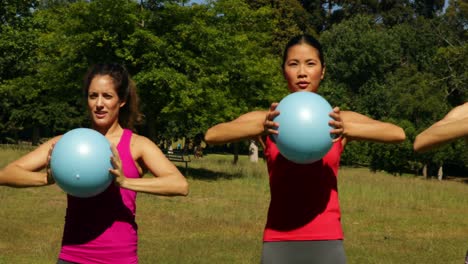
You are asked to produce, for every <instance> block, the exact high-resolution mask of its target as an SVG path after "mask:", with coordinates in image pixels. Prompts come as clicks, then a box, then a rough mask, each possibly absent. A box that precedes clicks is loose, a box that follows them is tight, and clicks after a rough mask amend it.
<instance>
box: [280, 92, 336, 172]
mask: <svg viewBox="0 0 468 264" xmlns="http://www.w3.org/2000/svg"><path fill="white" fill-rule="evenodd" d="M276 110H278V111H279V112H280V115H278V116H277V117H275V118H274V120H273V121H275V122H278V123H279V127H278V135H274V134H273V140H274V141H275V142H276V146H277V147H278V150H279V151H280V153H281V154H282V155H283V156H284V157H285V158H286V159H288V160H290V161H292V162H295V163H299V164H309V163H313V162H315V161H317V160H320V159H321V158H322V157H323V156H325V154H327V152H328V151H329V150H330V148H331V146H332V140H333V135H332V134H331V133H330V130H331V129H332V126H330V125H329V124H328V122H329V121H330V120H332V118H331V117H330V116H329V114H330V112H332V110H333V109H332V107H331V105H330V104H329V103H328V102H327V100H325V99H324V98H323V97H322V96H320V95H318V94H316V93H313V92H306V91H300V92H294V93H291V94H289V95H288V96H286V97H284V98H283V99H282V100H281V101H280V102H279V104H278V106H277V108H276Z"/></svg>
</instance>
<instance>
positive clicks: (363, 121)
mask: <svg viewBox="0 0 468 264" xmlns="http://www.w3.org/2000/svg"><path fill="white" fill-rule="evenodd" d="M341 119H342V120H343V129H344V130H343V137H344V139H345V140H346V141H347V142H349V141H352V140H359V141H372V142H380V143H400V142H403V141H404V140H405V139H406V135H405V131H404V130H403V129H402V128H401V127H399V126H397V125H394V124H392V123H389V122H382V121H378V120H375V119H372V118H370V117H367V116H365V115H362V114H359V113H356V112H352V111H341Z"/></svg>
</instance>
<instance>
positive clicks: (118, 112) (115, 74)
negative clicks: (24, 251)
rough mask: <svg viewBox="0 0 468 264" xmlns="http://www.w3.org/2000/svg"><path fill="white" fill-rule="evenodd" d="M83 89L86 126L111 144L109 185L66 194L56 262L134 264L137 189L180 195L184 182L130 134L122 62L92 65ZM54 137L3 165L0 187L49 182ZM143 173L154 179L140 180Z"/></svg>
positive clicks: (130, 97)
mask: <svg viewBox="0 0 468 264" xmlns="http://www.w3.org/2000/svg"><path fill="white" fill-rule="evenodd" d="M83 88H84V93H85V98H86V101H87V107H88V111H89V115H90V119H91V127H92V128H93V129H95V130H96V131H98V132H100V133H101V134H103V135H104V136H105V137H106V138H107V139H108V140H109V142H110V143H111V145H112V151H113V157H109V158H110V159H111V161H112V165H113V168H110V169H109V170H110V172H111V173H112V174H113V175H114V176H115V184H111V185H110V186H109V187H108V189H107V190H105V191H104V192H103V193H100V194H98V195H97V196H94V197H90V198H77V197H74V196H71V195H67V209H66V216H65V226H64V231H63V238H62V247H61V249H60V254H59V259H58V261H57V263H59V264H67V263H138V256H137V242H138V237H137V224H136V221H135V209H136V194H137V192H145V193H150V194H155V195H165V196H173V195H184V196H185V195H187V194H188V184H187V180H186V179H185V177H184V176H183V175H182V174H181V173H180V172H179V170H178V169H177V168H176V166H174V165H173V164H172V163H171V162H170V161H169V160H168V159H167V158H166V157H165V155H164V153H162V152H161V150H160V149H159V148H158V147H157V146H156V145H155V144H154V143H153V142H152V141H151V140H149V139H148V138H146V137H143V136H140V135H138V134H136V133H133V132H132V129H133V125H134V123H135V122H136V121H137V120H138V118H139V116H140V114H139V110H138V101H137V94H136V89H135V85H134V83H133V81H132V80H131V79H130V76H129V74H128V72H127V70H126V69H125V68H124V67H123V66H121V65H119V64H97V65H94V66H93V67H92V68H90V70H89V71H88V73H87V75H86V76H85V79H84V87H83ZM60 137H61V136H56V137H54V138H52V139H51V140H49V141H47V142H45V143H44V144H42V145H40V146H39V147H38V148H37V149H35V150H33V151H32V152H30V153H28V154H26V155H25V156H23V157H21V158H20V159H18V160H16V161H14V162H12V163H10V164H9V165H7V166H6V167H5V168H3V169H2V170H1V171H0V185H6V186H12V187H30V186H31V187H32V186H46V185H50V184H54V178H53V175H51V171H50V169H46V168H48V166H49V161H50V153H51V151H52V149H53V147H54V144H55V143H56V142H57V141H58V140H59V139H60ZM43 169H46V171H41V170H43ZM146 171H149V172H150V173H151V174H152V175H154V176H155V177H154V178H142V175H143V174H144V173H145V172H146ZM12 224H14V223H12ZM38 244H40V243H39V242H38ZM32 246H34V245H32Z"/></svg>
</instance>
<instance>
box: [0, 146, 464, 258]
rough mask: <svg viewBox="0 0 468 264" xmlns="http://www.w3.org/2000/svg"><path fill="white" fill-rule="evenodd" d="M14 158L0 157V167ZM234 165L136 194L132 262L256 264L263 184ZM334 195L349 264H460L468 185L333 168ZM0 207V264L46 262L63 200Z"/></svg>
mask: <svg viewBox="0 0 468 264" xmlns="http://www.w3.org/2000/svg"><path fill="white" fill-rule="evenodd" d="M21 153H24V151H23V150H7V149H3V150H0V167H3V166H4V165H5V164H6V163H7V162H8V161H11V160H13V159H14V158H16V157H18V156H19V155H20V154H21ZM239 163H240V165H238V166H234V165H232V156H222V155H208V156H205V157H204V158H203V159H198V160H193V161H192V162H191V163H190V164H189V177H188V179H189V183H190V195H189V196H188V197H170V198H169V197H159V196H153V195H148V194H142V193H140V194H138V207H137V222H138V224H139V230H138V232H139V256H140V263H142V264H145V263H148V264H150V263H164V264H166V263H169V264H170V263H259V259H260V253H261V246H262V241H261V239H262V232H263V227H264V224H265V220H266V212H267V209H268V201H269V189H268V176H267V172H266V166H265V164H264V162H263V161H260V162H259V163H258V164H253V163H250V162H249V161H248V160H247V158H246V157H241V159H240V161H239ZM177 165H179V164H177ZM180 169H181V171H183V166H182V165H181V167H180ZM339 191H340V202H341V208H342V222H343V226H344V231H345V248H346V252H347V258H348V263H360V264H361V263H379V264H380V263H406V264H409V263H415V264H419V263H447V264H450V263H453V264H458V263H463V258H464V255H465V253H466V250H468V184H464V183H460V182H448V181H445V182H439V181H435V180H422V179H420V178H412V177H395V176H391V175H389V174H386V173H380V172H379V173H371V172H369V171H368V170H367V169H363V168H360V169H356V168H342V169H341V171H340V175H339ZM0 201H1V204H0V208H1V209H0V263H54V262H55V261H56V259H57V254H58V251H59V247H60V239H61V234H62V228H63V221H64V211H65V206H66V197H65V194H64V193H63V192H62V191H61V190H60V189H59V188H58V187H56V186H49V187H44V188H27V189H14V188H9V187H0Z"/></svg>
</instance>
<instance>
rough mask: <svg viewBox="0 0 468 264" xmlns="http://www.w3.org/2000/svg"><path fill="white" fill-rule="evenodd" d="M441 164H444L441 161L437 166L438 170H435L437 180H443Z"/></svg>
mask: <svg viewBox="0 0 468 264" xmlns="http://www.w3.org/2000/svg"><path fill="white" fill-rule="evenodd" d="M443 166H444V164H443V163H442V164H441V165H440V167H439V171H437V179H438V180H439V181H441V180H443V179H444V170H443Z"/></svg>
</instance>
